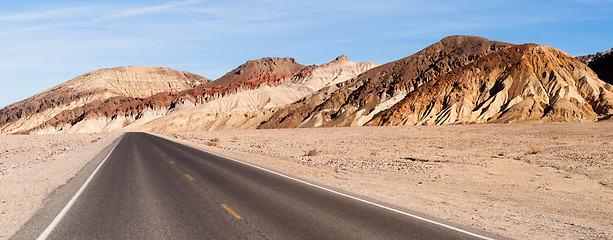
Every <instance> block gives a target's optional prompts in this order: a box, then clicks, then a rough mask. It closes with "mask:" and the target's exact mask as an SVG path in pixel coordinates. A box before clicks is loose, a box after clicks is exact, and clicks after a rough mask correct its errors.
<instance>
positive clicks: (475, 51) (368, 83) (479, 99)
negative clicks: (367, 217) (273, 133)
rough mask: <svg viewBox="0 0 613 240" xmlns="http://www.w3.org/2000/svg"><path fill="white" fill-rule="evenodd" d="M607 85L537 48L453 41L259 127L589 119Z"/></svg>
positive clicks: (598, 113) (603, 101) (605, 100)
mask: <svg viewBox="0 0 613 240" xmlns="http://www.w3.org/2000/svg"><path fill="white" fill-rule="evenodd" d="M611 91H612V89H611V85H609V84H606V83H604V82H603V81H602V80H600V79H598V77H597V76H596V74H595V73H594V72H593V71H591V70H590V69H589V68H588V67H587V66H586V65H585V64H583V63H581V62H580V61H578V60H576V59H574V58H573V57H571V56H570V55H568V54H566V53H564V52H562V51H560V50H557V49H553V48H550V47H546V46H539V45H536V44H524V45H514V44H508V43H501V42H494V41H490V40H487V39H484V38H479V37H472V36H451V37H447V38H445V39H442V40H441V41H439V42H437V43H435V44H433V45H431V46H428V47H427V48H425V49H424V50H422V51H420V52H418V53H415V54H413V55H411V56H409V57H406V58H403V59H401V60H398V61H395V62H391V63H388V64H385V65H382V66H380V67H377V68H374V69H371V70H369V71H367V72H365V73H363V74H361V75H360V76H358V77H356V78H354V79H352V80H350V81H347V82H345V83H342V84H337V85H335V86H330V87H326V88H323V89H321V90H320V91H318V92H316V93H314V94H312V95H310V96H308V97H305V98H303V99H301V100H300V101H298V102H296V103H293V104H290V105H288V106H286V107H282V108H280V109H279V110H278V111H276V112H275V113H274V114H273V115H272V116H271V117H270V118H269V119H268V120H267V121H265V122H263V123H262V124H261V125H260V126H259V128H291V127H320V126H322V127H337V126H362V125H369V126H378V125H420V124H426V125H427V124H457V123H485V122H535V121H536V122H551V121H556V122H557V121H589V120H595V119H598V118H601V117H605V116H607V115H610V114H611V112H612V108H611V105H612V103H613V100H612V97H613V95H611Z"/></svg>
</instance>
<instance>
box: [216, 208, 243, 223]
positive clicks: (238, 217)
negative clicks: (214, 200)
mask: <svg viewBox="0 0 613 240" xmlns="http://www.w3.org/2000/svg"><path fill="white" fill-rule="evenodd" d="M220 206H221V207H222V208H224V209H226V211H228V212H229V213H230V214H232V216H234V217H235V218H236V219H238V220H241V219H243V217H241V216H240V215H238V213H236V212H235V211H234V210H232V208H230V207H228V205H226V204H220Z"/></svg>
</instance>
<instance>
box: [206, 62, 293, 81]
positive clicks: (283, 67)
mask: <svg viewBox="0 0 613 240" xmlns="http://www.w3.org/2000/svg"><path fill="white" fill-rule="evenodd" d="M303 68H304V66H303V65H301V64H299V63H297V62H296V60H295V59H293V58H287V57H286V58H277V57H275V58H271V57H267V58H261V59H258V60H250V61H247V62H246V63H244V64H242V65H240V66H239V67H237V68H235V69H234V70H232V71H230V72H228V73H226V74H225V75H223V76H222V77H220V78H219V79H217V80H215V81H213V82H210V83H207V84H204V85H203V86H204V87H220V86H228V85H231V84H241V83H247V82H262V81H267V82H274V81H278V80H281V79H283V78H286V77H289V76H292V75H294V73H296V72H298V71H300V70H301V69H303Z"/></svg>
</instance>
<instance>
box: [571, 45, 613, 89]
mask: <svg viewBox="0 0 613 240" xmlns="http://www.w3.org/2000/svg"><path fill="white" fill-rule="evenodd" d="M577 59H579V60H581V61H582V62H584V63H585V64H587V65H588V66H589V67H590V68H591V69H592V70H593V71H594V72H595V73H596V75H598V77H599V78H600V79H602V80H603V81H605V82H607V83H609V84H613V48H612V49H611V50H609V51H606V52H599V53H598V54H593V55H587V56H580V57H577Z"/></svg>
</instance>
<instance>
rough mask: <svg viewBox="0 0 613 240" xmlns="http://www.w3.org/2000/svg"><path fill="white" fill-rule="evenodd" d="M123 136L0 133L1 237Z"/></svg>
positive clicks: (24, 220)
mask: <svg viewBox="0 0 613 240" xmlns="http://www.w3.org/2000/svg"><path fill="white" fill-rule="evenodd" d="M118 136H120V133H106V134H61V135H60V134H56V135H36V136H34V135H30V136H28V135H0V239H8V238H9V237H10V236H11V235H13V234H14V233H15V232H16V231H17V230H19V227H20V226H21V225H23V224H24V223H26V222H27V221H28V220H29V219H30V218H31V217H32V216H33V215H34V213H35V212H36V210H38V209H39V208H40V207H41V206H42V203H43V200H44V199H45V197H46V196H48V195H49V194H51V193H52V192H53V191H54V190H55V189H57V188H59V187H60V186H62V185H64V184H65V183H66V182H68V181H69V180H70V179H71V178H72V177H74V175H76V174H77V172H78V171H79V170H81V169H82V168H83V167H84V166H85V165H86V164H87V163H88V162H89V161H90V160H92V159H93V158H94V157H95V156H96V155H97V154H98V153H100V151H102V149H103V148H105V147H106V146H108V145H109V144H111V142H112V141H113V140H114V139H116V138H117V137H118Z"/></svg>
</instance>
